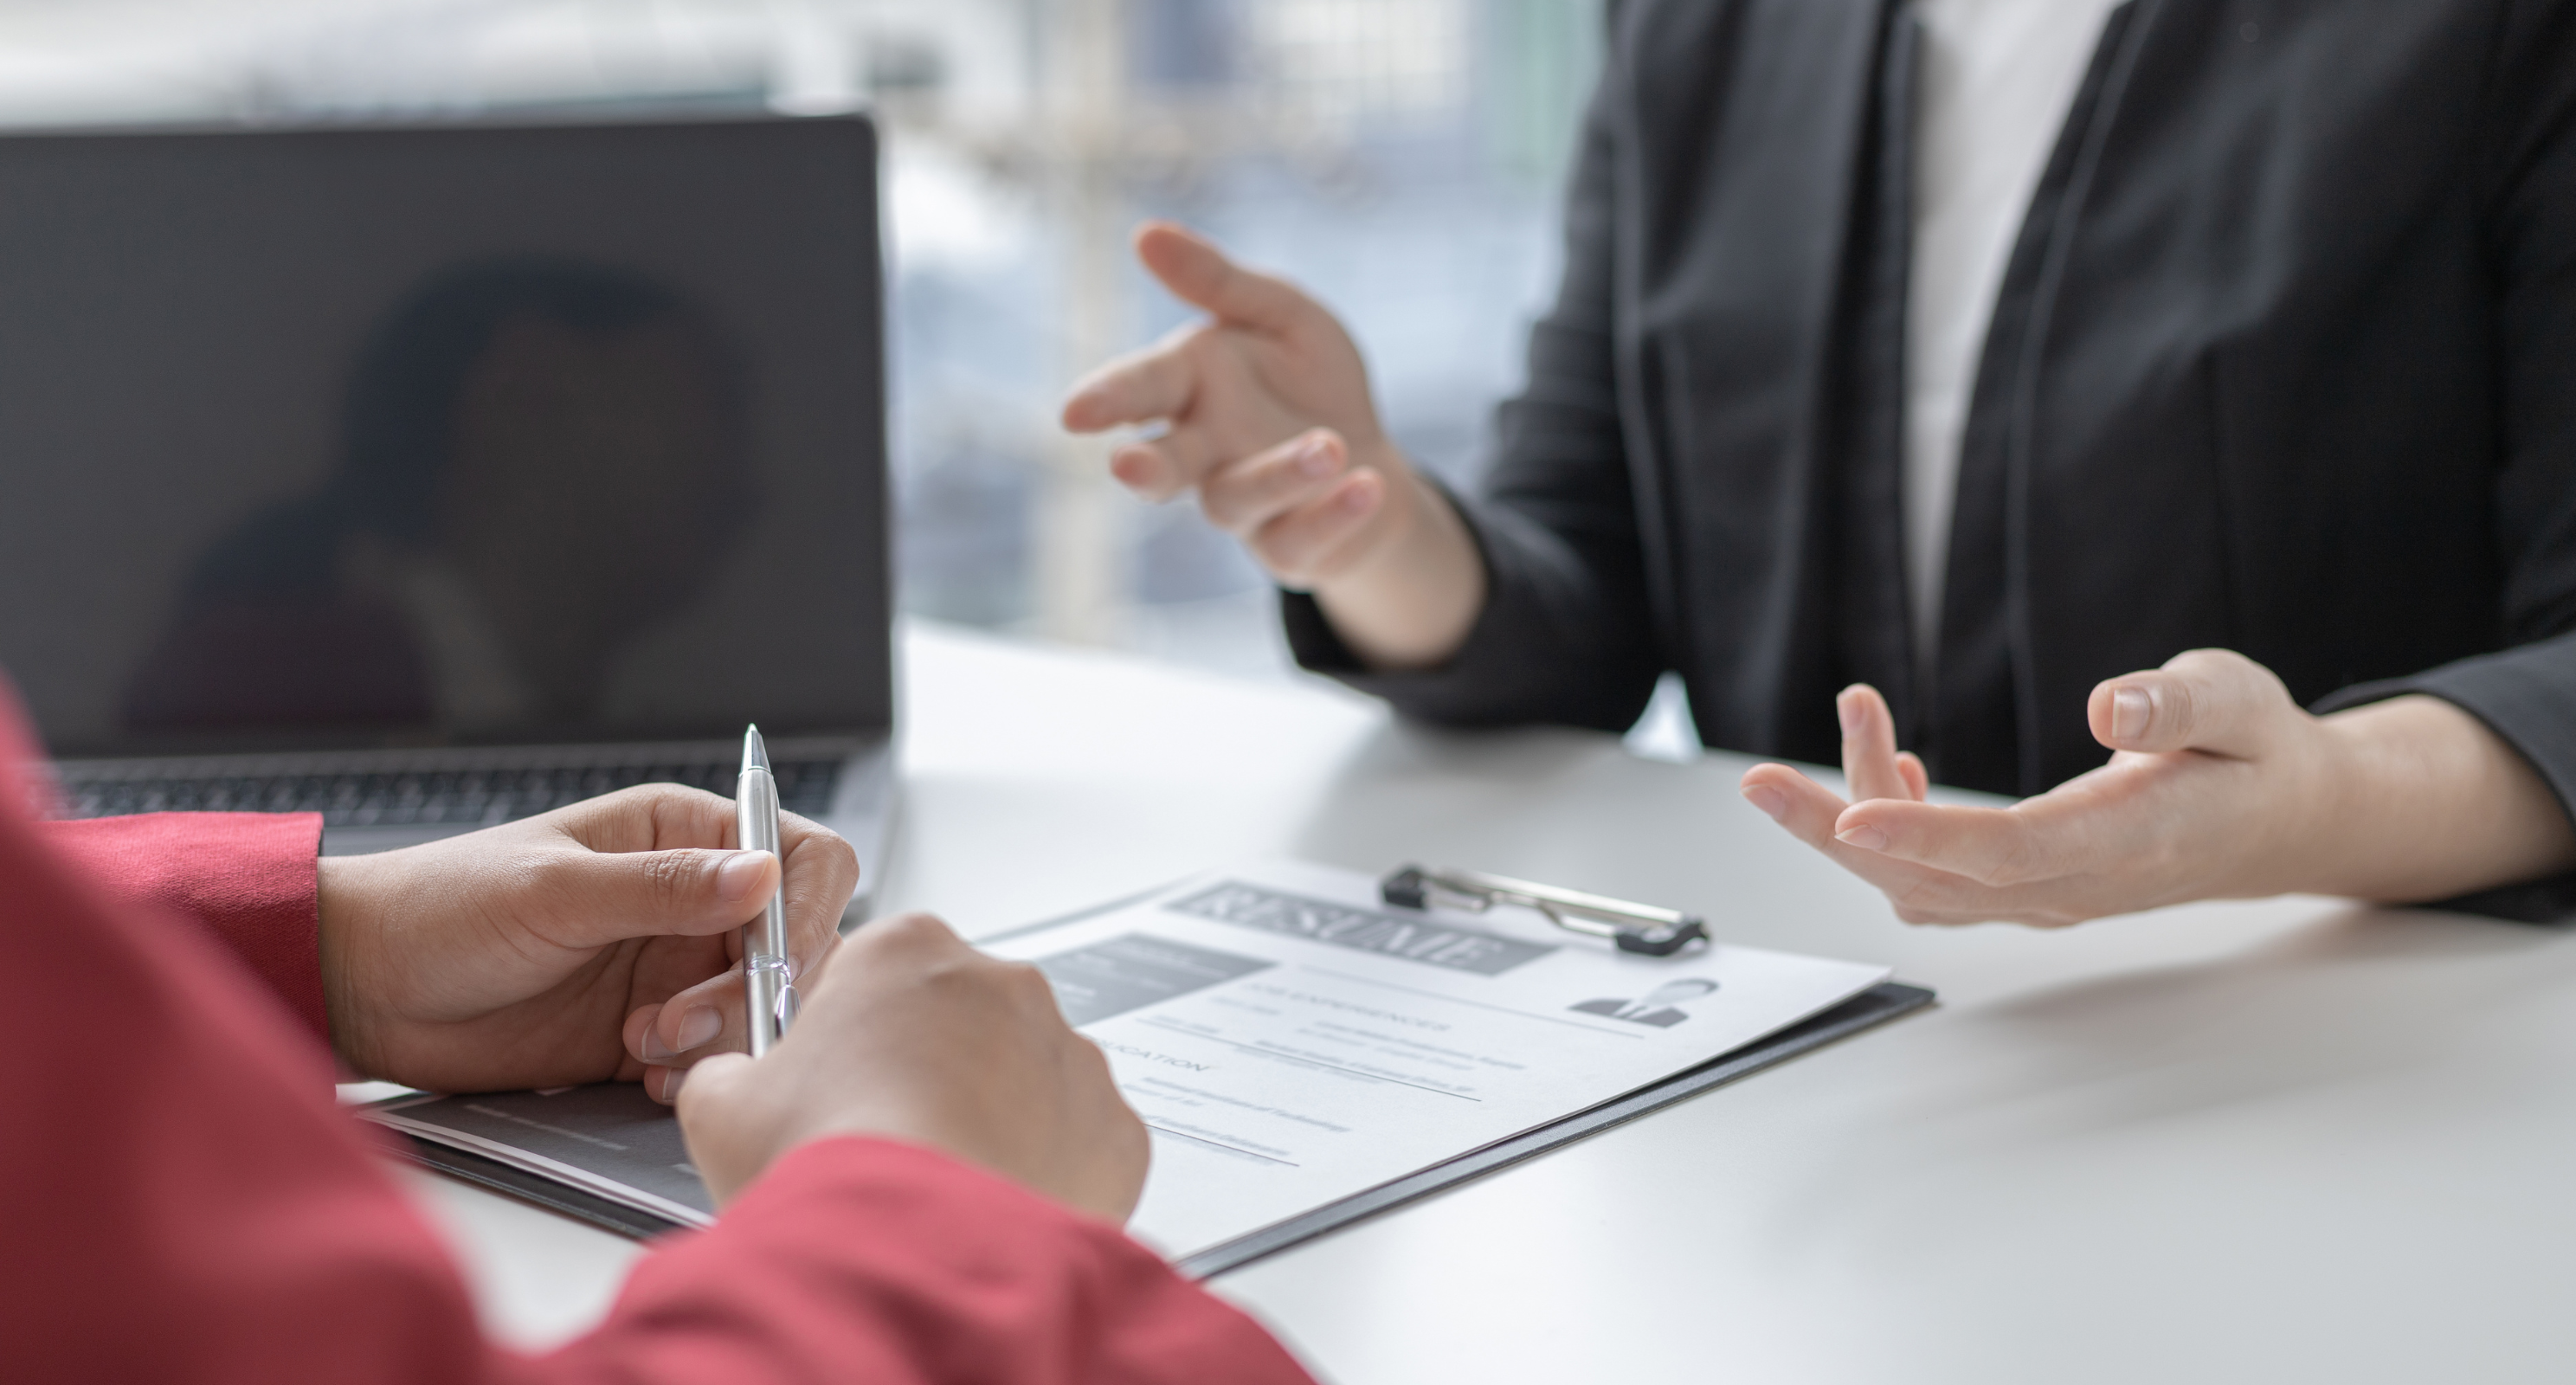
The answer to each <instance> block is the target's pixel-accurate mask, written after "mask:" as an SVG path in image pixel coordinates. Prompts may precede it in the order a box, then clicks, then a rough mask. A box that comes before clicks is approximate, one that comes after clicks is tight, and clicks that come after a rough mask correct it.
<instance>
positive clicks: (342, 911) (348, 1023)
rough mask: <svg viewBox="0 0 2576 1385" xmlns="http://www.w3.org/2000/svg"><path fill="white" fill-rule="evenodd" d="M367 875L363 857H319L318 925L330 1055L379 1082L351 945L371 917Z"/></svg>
mask: <svg viewBox="0 0 2576 1385" xmlns="http://www.w3.org/2000/svg"><path fill="white" fill-rule="evenodd" d="M367 873H368V860H367V858H366V857H363V856H324V857H322V858H320V859H319V860H318V861H317V862H316V863H315V868H314V884H315V890H314V903H315V909H314V913H315V920H314V926H315V930H316V940H317V942H318V943H319V945H320V954H321V964H322V1014H323V1019H324V1022H325V1024H326V1025H327V1026H328V1029H329V1035H330V1040H331V1052H332V1053H333V1055H334V1056H336V1057H337V1058H338V1059H339V1060H340V1065H341V1066H342V1067H343V1068H346V1069H347V1070H348V1071H349V1072H351V1073H353V1074H355V1075H357V1076H359V1077H364V1078H374V1077H377V1076H378V1075H379V1074H378V1072H377V1071H376V1067H377V1065H376V1063H375V1061H374V1055H373V1053H372V1047H373V1046H372V1045H371V1044H369V1043H367V1042H365V1040H364V1028H365V1026H364V1025H363V1024H362V1023H361V1022H360V1020H359V1016H358V1006H357V1004H356V998H357V997H356V989H357V988H356V986H355V985H354V984H353V982H352V981H351V971H352V958H351V955H350V946H349V944H350V941H351V936H352V933H353V932H354V928H353V924H354V922H355V920H357V919H358V918H360V917H362V916H363V915H364V914H365V912H366V910H365V907H364V905H362V904H361V903H360V900H359V897H360V895H361V894H362V893H363V889H362V886H361V883H360V882H361V881H362V880H363V879H364V878H365V876H366V875H367Z"/></svg>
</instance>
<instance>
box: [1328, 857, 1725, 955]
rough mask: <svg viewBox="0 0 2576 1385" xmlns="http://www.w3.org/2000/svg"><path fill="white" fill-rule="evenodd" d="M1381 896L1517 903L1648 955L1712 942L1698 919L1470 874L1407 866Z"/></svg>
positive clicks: (1424, 905)
mask: <svg viewBox="0 0 2576 1385" xmlns="http://www.w3.org/2000/svg"><path fill="white" fill-rule="evenodd" d="M1377 892H1378V897H1379V898H1380V899H1383V900H1385V901H1386V902H1387V903H1389V904H1392V905H1394V906H1396V907H1398V908H1402V909H1429V908H1430V907H1431V906H1432V905H1434V904H1441V905H1446V906H1448V907H1450V908H1453V909H1463V910H1465V911H1467V912H1468V913H1471V914H1481V913H1483V912H1485V911H1486V910H1487V909H1490V908H1492V907H1494V906H1495V905H1497V904H1517V905H1520V906H1521V907H1522V908H1525V909H1535V910H1537V911H1538V912H1539V913H1541V914H1544V915H1546V916H1547V921H1548V922H1550V923H1553V924H1555V925H1556V926H1557V927H1559V928H1562V929H1565V930H1566V931H1567V932H1570V933H1581V934H1584V935H1586V936H1588V937H1594V938H1608V939H1610V940H1611V941H1612V942H1613V943H1615V944H1617V946H1618V948H1619V950H1620V951H1621V952H1636V953H1642V954H1644V955H1646V956H1648V957H1670V956H1672V955H1673V954H1674V953H1676V952H1679V951H1681V950H1682V949H1683V948H1685V947H1688V946H1690V945H1691V944H1692V943H1695V942H1707V941H1708V925H1707V924H1706V923H1705V922H1703V921H1702V920H1700V919H1699V918H1698V917H1697V916H1695V915H1691V914H1685V913H1682V912H1680V911H1678V910H1674V909H1659V908H1657V907H1655V906H1654V905H1652V904H1631V903H1629V902H1628V901H1627V900H1624V899H1611V898H1609V897H1607V896H1605V895H1597V894H1585V893H1583V892H1581V891H1579V890H1560V889H1558V888H1556V887H1555V886H1553V885H1533V884H1531V883H1530V882H1529V881H1526V880H1511V879H1506V878H1505V877H1503V876H1499V875H1485V874H1482V873H1479V872H1477V871H1472V870H1449V869H1426V868H1424V867H1422V866H1406V867H1404V868H1403V869H1401V870H1398V871H1396V872H1394V873H1393V874H1391V875H1389V876H1387V877H1386V878H1385V879H1383V880H1380V881H1379V882H1378V884H1377Z"/></svg>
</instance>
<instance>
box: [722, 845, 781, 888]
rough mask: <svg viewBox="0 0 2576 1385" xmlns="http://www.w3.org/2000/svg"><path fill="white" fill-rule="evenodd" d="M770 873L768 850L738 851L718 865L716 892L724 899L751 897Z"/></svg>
mask: <svg viewBox="0 0 2576 1385" xmlns="http://www.w3.org/2000/svg"><path fill="white" fill-rule="evenodd" d="M768 874H769V853H768V852H766V851H737V852H735V853H734V854H733V855H731V856H728V857H726V858H725V863H724V864H723V865H720V866H718V867H716V894H717V895H718V896H719V897H721V898H724V899H749V898H750V897H751V893H752V891H754V890H757V889H759V888H760V886H761V882H762V881H763V880H764V879H765V878H766V877H767V876H768Z"/></svg>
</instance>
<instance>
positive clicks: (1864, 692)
mask: <svg viewBox="0 0 2576 1385" xmlns="http://www.w3.org/2000/svg"><path fill="white" fill-rule="evenodd" d="M1834 715H1835V716H1836V717H1837V718H1839V719H1840V720H1841V722H1842V730H1843V779H1844V780H1845V781H1846V782H1847V783H1848V784H1849V786H1850V788H1851V796H1852V798H1853V799H1855V800H1862V799H1871V798H1913V797H1915V795H1914V794H1913V793H1911V792H1910V791H1909V790H1908V788H1907V785H1906V782H1905V772H1904V771H1903V770H1901V769H1899V768H1897V764H1896V717H1895V714H1893V713H1891V712H1889V711H1888V710H1887V699H1886V698H1884V697H1881V696H1879V694H1878V689H1876V688H1873V687H1871V686H1870V685H1868V684H1867V683H1854V684H1852V685H1851V686H1850V687H1848V688H1845V689H1843V690H1842V694H1841V695H1840V696H1838V697H1836V698H1835V699H1834Z"/></svg>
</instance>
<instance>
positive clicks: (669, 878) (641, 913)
mask: <svg viewBox="0 0 2576 1385" xmlns="http://www.w3.org/2000/svg"><path fill="white" fill-rule="evenodd" d="M533 883H534V886H535V888H536V890H537V891H538V894H537V896H536V898H534V899H533V900H532V901H531V903H532V904H534V905H535V908H534V910H533V911H532V913H531V916H530V917H529V918H528V920H527V922H528V923H529V925H530V926H531V927H532V928H536V929H538V930H539V931H540V933H541V935H542V936H544V937H546V938H547V939H548V940H549V941H552V942H554V943H556V944H558V945H560V946H564V947H576V948H578V947H600V946H604V945H606V944H609V943H614V942H623V941H625V940H626V939H629V938H658V937H668V936H679V937H704V936H706V935H707V934H710V933H721V932H723V931H724V930H726V929H728V928H738V927H740V926H742V924H743V923H744V922H746V921H747V920H749V919H750V918H751V917H752V916H754V915H756V914H758V913H759V912H760V911H761V909H762V907H763V906H764V905H766V904H767V903H768V902H769V898H770V896H771V895H773V894H775V893H777V892H778V888H779V860H778V858H777V857H776V856H773V855H771V854H770V853H768V852H766V851H717V850H711V849H708V848H705V847H684V848H681V849H679V850H676V851H626V852H598V851H581V852H565V853H563V854H562V855H560V856H558V857H556V858H554V859H552V860H549V861H548V862H547V863H546V865H545V867H544V869H543V872H542V873H541V875H539V877H538V878H537V879H536V880H535V881H534V882H533Z"/></svg>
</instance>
